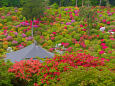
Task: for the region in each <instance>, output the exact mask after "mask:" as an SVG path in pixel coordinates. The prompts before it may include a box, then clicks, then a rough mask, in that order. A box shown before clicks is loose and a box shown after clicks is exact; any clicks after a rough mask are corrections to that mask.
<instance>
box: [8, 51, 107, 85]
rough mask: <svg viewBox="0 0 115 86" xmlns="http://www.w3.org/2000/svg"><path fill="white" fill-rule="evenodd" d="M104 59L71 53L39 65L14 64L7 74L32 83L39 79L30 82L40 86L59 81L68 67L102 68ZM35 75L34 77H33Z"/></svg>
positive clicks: (21, 62)
mask: <svg viewBox="0 0 115 86" xmlns="http://www.w3.org/2000/svg"><path fill="white" fill-rule="evenodd" d="M104 61H108V60H106V59H99V57H94V56H91V55H89V54H88V55H87V54H85V53H79V52H76V53H72V54H65V55H63V56H62V55H56V56H55V57H54V58H52V59H47V60H46V61H44V62H43V63H40V62H39V60H33V59H30V60H23V61H20V62H16V63H15V64H14V65H13V66H12V67H11V68H9V72H12V73H14V74H15V75H16V77H18V78H22V79H25V80H30V81H32V80H33V79H34V80H35V78H36V76H38V77H39V79H36V80H37V81H32V82H33V84H34V86H39V85H40V86H41V84H39V83H42V85H43V84H50V81H52V80H53V79H56V80H57V81H59V80H60V79H59V77H58V76H59V75H60V73H62V72H64V71H69V67H73V68H77V67H78V66H83V67H96V66H103V65H104ZM34 75H35V76H34ZM36 82H37V83H38V84H37V83H36Z"/></svg>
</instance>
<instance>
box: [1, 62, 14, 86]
mask: <svg viewBox="0 0 115 86" xmlns="http://www.w3.org/2000/svg"><path fill="white" fill-rule="evenodd" d="M11 65H12V63H10V62H9V61H8V62H4V61H3V60H0V86H13V84H11V80H12V79H13V78H14V74H13V73H8V68H9V67H10V66H11Z"/></svg>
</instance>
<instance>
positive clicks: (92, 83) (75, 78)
mask: <svg viewBox="0 0 115 86" xmlns="http://www.w3.org/2000/svg"><path fill="white" fill-rule="evenodd" d="M60 78H61V80H60V81H59V82H58V83H56V84H55V83H53V82H52V85H50V86H114V85H115V73H114V72H111V71H108V69H107V68H106V67H96V68H93V67H91V68H83V67H79V68H77V69H74V70H71V72H65V73H62V74H61V75H60Z"/></svg>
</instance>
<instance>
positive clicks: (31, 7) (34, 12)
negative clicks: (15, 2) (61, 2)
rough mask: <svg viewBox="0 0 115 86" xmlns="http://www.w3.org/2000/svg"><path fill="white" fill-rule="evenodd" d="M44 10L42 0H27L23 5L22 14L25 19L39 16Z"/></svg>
mask: <svg viewBox="0 0 115 86" xmlns="http://www.w3.org/2000/svg"><path fill="white" fill-rule="evenodd" d="M44 10H45V1H44V0H28V1H27V3H25V4H24V6H23V11H22V15H23V16H25V17H26V18H27V19H31V20H33V18H40V16H41V15H43V12H44Z"/></svg>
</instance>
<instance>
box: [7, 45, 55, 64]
mask: <svg viewBox="0 0 115 86" xmlns="http://www.w3.org/2000/svg"><path fill="white" fill-rule="evenodd" d="M36 56H37V57H40V58H44V57H48V58H52V57H53V56H54V54H53V53H50V52H48V51H46V50H45V49H43V48H42V47H40V46H36V45H35V44H31V45H29V46H27V47H25V48H23V49H21V50H18V51H15V52H11V53H7V54H6V58H5V60H7V59H10V61H11V62H15V61H21V60H24V59H26V58H31V57H36Z"/></svg>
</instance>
